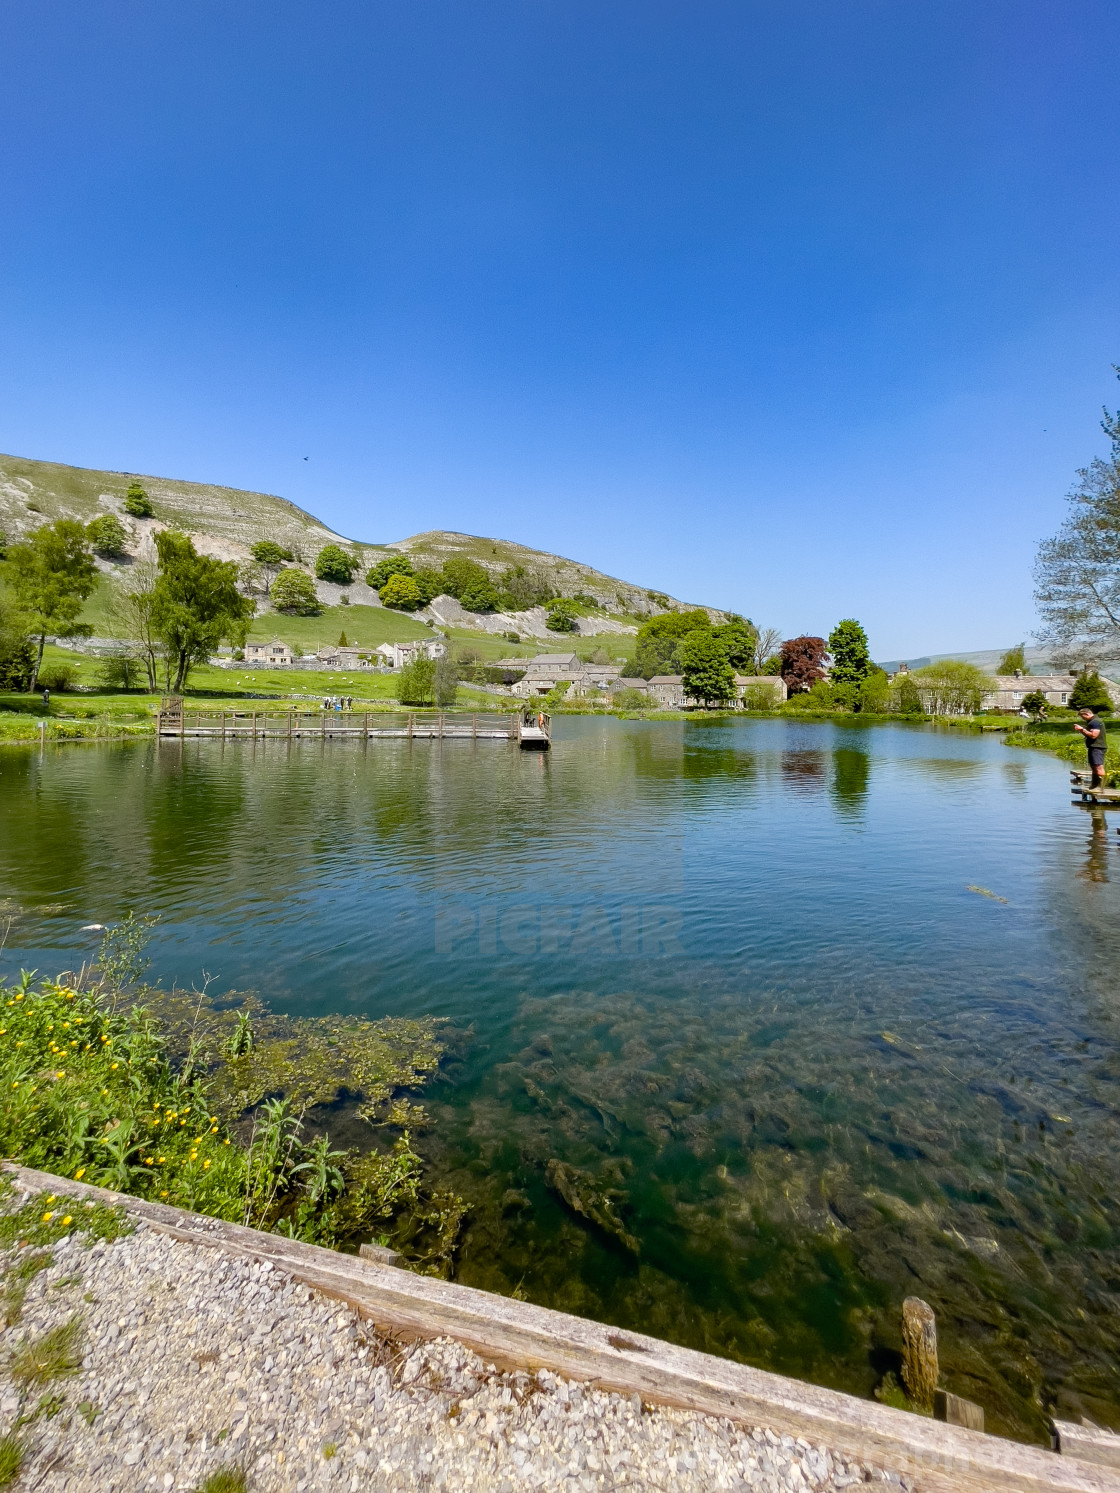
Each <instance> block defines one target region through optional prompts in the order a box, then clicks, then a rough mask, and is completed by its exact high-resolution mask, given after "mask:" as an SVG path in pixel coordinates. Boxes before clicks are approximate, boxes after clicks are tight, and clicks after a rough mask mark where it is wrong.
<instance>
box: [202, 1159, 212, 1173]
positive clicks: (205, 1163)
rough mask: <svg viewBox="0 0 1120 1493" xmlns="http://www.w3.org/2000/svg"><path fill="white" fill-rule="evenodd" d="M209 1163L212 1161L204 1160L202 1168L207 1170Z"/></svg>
mask: <svg viewBox="0 0 1120 1493" xmlns="http://www.w3.org/2000/svg"><path fill="white" fill-rule="evenodd" d="M209 1165H210V1163H209V1162H208V1161H204V1162H203V1163H202V1170H203V1171H205V1170H206V1168H207V1167H208V1166H209Z"/></svg>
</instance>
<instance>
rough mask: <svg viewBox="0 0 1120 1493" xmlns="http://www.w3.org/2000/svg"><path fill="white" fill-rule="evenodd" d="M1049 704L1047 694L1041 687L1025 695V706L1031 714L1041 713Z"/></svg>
mask: <svg viewBox="0 0 1120 1493" xmlns="http://www.w3.org/2000/svg"><path fill="white" fill-rule="evenodd" d="M1047 704H1048V701H1047V699H1046V696H1045V695H1044V694H1043V693H1042V691H1041V690H1040V689H1032V690H1031V692H1030V694H1028V695H1024V696H1023V708H1024V710H1026V711H1027V712H1028V713H1029V714H1031V715H1041V714H1042V712H1043V711H1044V710H1045V709H1046V706H1047Z"/></svg>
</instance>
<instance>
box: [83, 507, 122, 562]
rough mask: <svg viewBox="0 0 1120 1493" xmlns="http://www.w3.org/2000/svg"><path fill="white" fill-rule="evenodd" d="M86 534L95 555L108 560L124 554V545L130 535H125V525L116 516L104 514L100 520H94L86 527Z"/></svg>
mask: <svg viewBox="0 0 1120 1493" xmlns="http://www.w3.org/2000/svg"><path fill="white" fill-rule="evenodd" d="M86 533H87V534H88V536H89V542H90V544H91V545H92V546H93V550H94V553H95V554H98V555H103V556H105V557H106V558H108V557H110V556H112V555H120V554H123V553H124V543H125V540H126V539H127V538H128V535H127V534H126V533H125V529H124V524H122V523H121V521H120V519H119V518H117V516H116V515H115V514H113V513H103V514H102V515H101V516H100V517H99V518H95V519H93V520H92V521H91V522H90V523H88V524H87V525H86Z"/></svg>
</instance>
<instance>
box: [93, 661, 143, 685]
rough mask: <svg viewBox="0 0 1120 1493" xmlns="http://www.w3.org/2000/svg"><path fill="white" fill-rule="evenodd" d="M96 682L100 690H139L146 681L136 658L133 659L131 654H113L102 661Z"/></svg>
mask: <svg viewBox="0 0 1120 1493" xmlns="http://www.w3.org/2000/svg"><path fill="white" fill-rule="evenodd" d="M97 682H98V684H99V685H100V686H101V688H102V689H113V690H116V689H122V690H124V689H140V688H141V687H142V686H143V685H144V684H145V683H146V680H145V678H144V670H143V667H142V665H141V663H140V660H139V659H138V658H133V656H132V654H131V653H113V654H111V655H110V656H109V657H108V658H105V659H102V661H101V665H100V667H99V668H98V671H97Z"/></svg>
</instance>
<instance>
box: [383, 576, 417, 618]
mask: <svg viewBox="0 0 1120 1493" xmlns="http://www.w3.org/2000/svg"><path fill="white" fill-rule="evenodd" d="M377 594H378V596H379V597H380V599H381V605H382V606H383V607H396V608H397V610H398V611H401V612H414V611H415V610H416V608H417V607H419V606H422V605H423V596H422V594H421V591H420V587H419V586H418V585H417V584H416V581H415V579H414V578H413V577H412V576H410V575H401V574H400V573H399V572H398V573H397V574H396V575H391V576H390V577H389V579H388V580H387V581H386V582H385V584H384V585H383V586H382V587H381V590H380V591H379V592H378V593H377Z"/></svg>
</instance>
